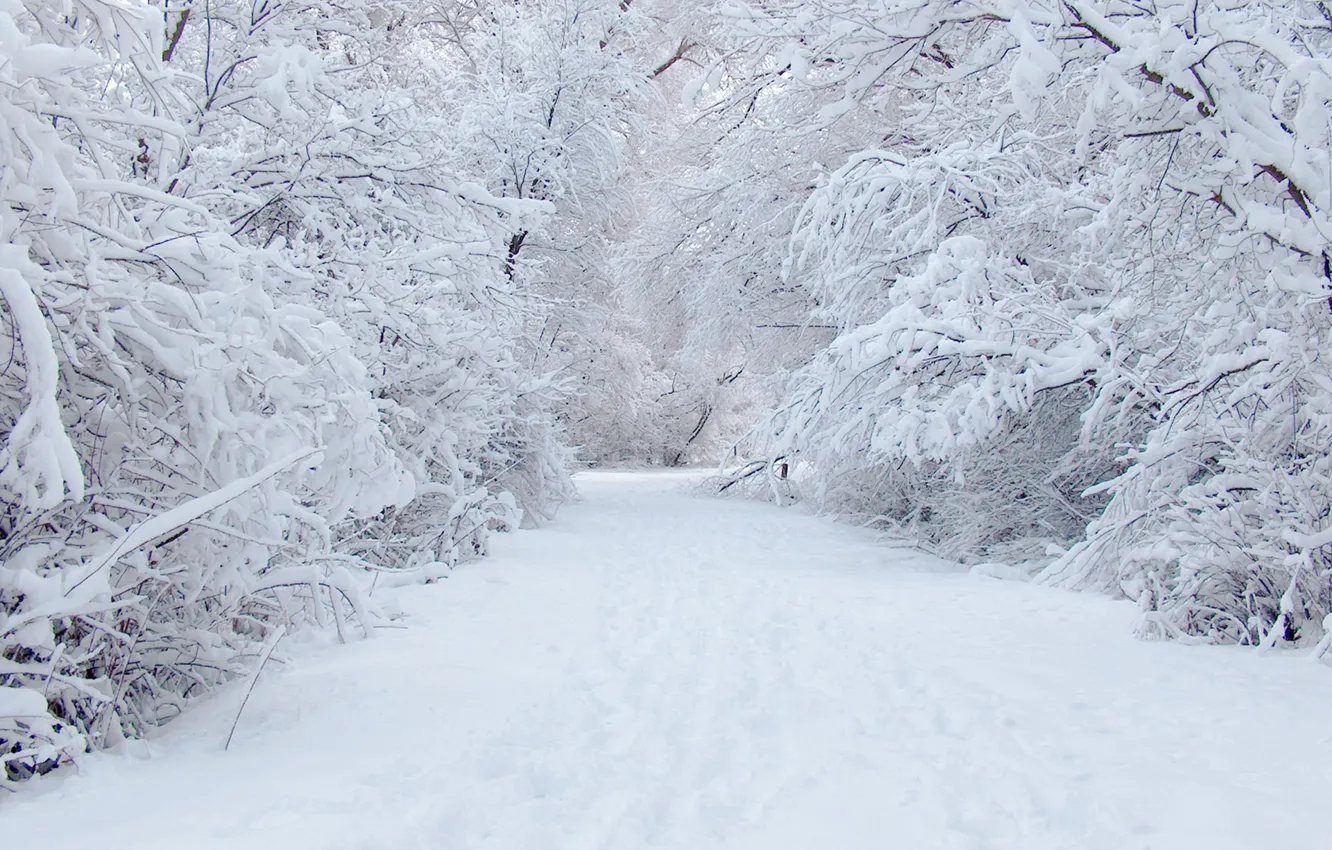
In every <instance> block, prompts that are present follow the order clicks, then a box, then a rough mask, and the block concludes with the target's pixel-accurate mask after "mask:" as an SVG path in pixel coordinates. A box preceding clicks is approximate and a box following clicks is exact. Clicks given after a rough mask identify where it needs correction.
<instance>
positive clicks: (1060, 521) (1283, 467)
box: [729, 0, 1332, 645]
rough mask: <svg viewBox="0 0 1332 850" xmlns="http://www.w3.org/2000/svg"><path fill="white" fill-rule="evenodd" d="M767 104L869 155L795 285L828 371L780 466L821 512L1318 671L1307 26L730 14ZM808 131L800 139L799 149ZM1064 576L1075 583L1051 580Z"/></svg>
mask: <svg viewBox="0 0 1332 850" xmlns="http://www.w3.org/2000/svg"><path fill="white" fill-rule="evenodd" d="M729 14H730V19H731V20H732V21H733V22H734V25H735V27H736V31H737V32H738V33H740V34H741V36H742V37H741V38H740V39H739V40H738V42H737V50H741V51H746V52H748V54H749V55H750V56H752V57H753V65H752V68H753V71H752V73H753V78H754V79H755V80H756V81H759V82H756V83H754V85H760V84H762V85H766V86H768V87H769V88H770V89H783V88H787V89H799V90H801V91H802V92H804V94H802V97H807V96H808V95H809V93H811V92H813V93H817V94H819V95H820V96H821V97H822V100H823V104H824V106H823V108H822V109H821V110H819V111H818V112H811V111H809V110H798V111H797V112H796V117H797V118H798V119H800V120H801V121H804V122H805V123H804V130H805V131H806V132H808V133H811V134H820V133H825V132H826V128H828V127H835V126H837V125H838V123H839V122H841V123H846V122H851V123H856V122H867V121H868V122H877V126H876V130H877V132H878V133H879V141H878V142H876V143H875V144H873V145H872V146H870V147H868V148H866V149H863V150H858V151H854V150H853V151H848V158H847V161H846V164H845V165H844V166H843V167H841V168H840V169H838V170H836V171H835V172H833V173H832V174H830V175H829V176H828V177H826V178H825V179H823V180H821V181H820V184H819V185H818V186H817V187H816V188H815V189H814V190H813V192H812V193H811V194H810V195H809V198H808V200H807V201H806V204H805V211H804V213H802V216H801V218H800V220H799V221H798V222H797V223H796V226H795V228H794V230H793V234H794V235H793V241H792V245H791V268H790V276H791V279H792V280H793V281H796V282H798V283H799V285H801V286H803V287H805V288H807V289H808V290H809V291H810V292H811V293H812V295H813V297H814V299H815V300H816V301H817V303H818V308H817V310H816V312H815V313H814V317H815V319H816V320H820V321H823V322H826V323H828V324H831V325H834V326H836V327H837V328H839V329H840V336H839V338H838V339H837V340H836V341H834V342H833V343H832V345H831V346H829V347H828V348H827V349H826V350H825V351H822V352H821V353H818V354H817V355H816V356H815V357H814V358H813V359H812V360H811V362H810V363H809V365H808V366H807V367H806V368H805V369H803V370H802V371H801V372H800V374H799V375H798V376H797V378H796V381H795V383H794V384H793V387H792V391H791V395H790V398H789V399H788V401H787V403H786V404H784V405H783V406H782V408H781V409H780V411H779V413H778V415H777V417H776V418H775V420H774V429H773V431H772V434H771V435H770V438H769V439H770V451H772V452H773V453H774V454H782V455H785V456H790V457H792V458H798V459H799V460H801V461H803V462H804V464H805V465H801V466H800V468H808V469H810V470H811V471H812V472H811V475H812V476H813V478H814V479H815V480H814V481H813V482H812V483H813V484H814V486H813V487H812V488H811V487H806V488H805V489H806V491H807V492H811V491H812V492H821V493H823V494H824V495H825V498H826V499H828V500H829V502H828V503H829V504H830V505H831V506H835V507H838V508H839V509H843V510H847V509H850V510H854V511H857V512H860V513H866V514H870V515H878V516H885V517H889V518H893V519H896V520H898V521H901V522H904V523H907V524H910V525H911V526H912V527H914V528H915V529H917V530H918V531H920V532H922V533H923V534H924V535H925V537H926V539H928V540H932V541H934V542H935V543H937V544H939V545H941V546H943V547H944V548H945V549H947V550H948V551H950V552H952V553H955V554H964V555H969V556H975V557H982V556H983V557H987V558H988V557H992V554H991V553H993V552H994V551H995V548H996V547H999V549H1000V551H1001V552H1002V553H1003V554H1005V555H1008V556H1012V557H1021V556H1023V555H1024V554H1026V555H1034V556H1039V555H1040V554H1041V553H1042V551H1044V550H1046V549H1047V548H1048V547H1049V545H1050V544H1051V543H1054V544H1056V545H1057V546H1061V547H1066V552H1065V553H1064V554H1063V555H1061V556H1059V557H1057V558H1055V559H1054V561H1053V562H1051V563H1050V564H1049V566H1048V567H1047V568H1046V569H1045V570H1044V572H1043V573H1042V574H1041V576H1040V580H1042V581H1047V582H1054V583H1059V584H1065V585H1072V586H1092V587H1100V588H1105V589H1109V590H1112V591H1113V592H1116V593H1125V594H1128V595H1129V596H1131V597H1133V598H1135V599H1137V600H1138V601H1139V602H1140V604H1141V605H1142V606H1143V609H1144V612H1145V617H1144V621H1143V624H1144V625H1143V628H1144V632H1145V633H1147V634H1161V635H1187V636H1192V637H1197V638H1201V639H1205V640H1215V641H1238V642H1244V643H1255V644H1256V643H1264V644H1269V645H1271V644H1277V643H1282V642H1301V643H1303V642H1314V641H1317V640H1318V639H1319V637H1321V634H1322V627H1321V625H1320V623H1321V622H1322V620H1323V618H1324V616H1325V615H1326V614H1327V612H1328V610H1329V605H1330V604H1332V548H1329V543H1330V542H1332V540H1330V539H1329V537H1328V522H1329V516H1330V515H1332V494H1330V493H1329V481H1330V479H1329V470H1328V467H1327V456H1328V454H1329V452H1332V432H1329V424H1332V419H1329V417H1328V406H1329V404H1332V373H1330V372H1329V367H1328V363H1327V358H1326V357H1325V356H1324V354H1323V352H1325V350H1326V347H1327V342H1328V338H1329V334H1332V301H1329V283H1330V281H1332V273H1330V272H1329V271H1328V268H1329V265H1328V263H1329V260H1328V254H1327V251H1326V248H1327V234H1328V233H1332V230H1330V229H1329V224H1332V222H1329V221H1328V210H1329V206H1330V205H1332V195H1329V192H1332V188H1329V187H1332V182H1329V177H1330V175H1329V171H1328V163H1329V161H1332V158H1330V152H1332V139H1329V135H1332V130H1329V124H1328V122H1327V114H1328V113H1327V110H1328V103H1329V97H1330V96H1332V86H1330V85H1329V71H1332V65H1330V64H1329V59H1330V58H1332V56H1330V54H1329V45H1330V44H1332V26H1330V25H1329V23H1328V18H1327V13H1326V11H1325V10H1323V9H1322V8H1321V7H1320V6H1319V5H1318V4H1312V3H1302V2H1264V3H1251V4H1218V3H1201V4H1195V3H1192V2H1189V3H1185V2H1168V3H1163V4H1155V5H1154V6H1153V7H1151V8H1150V9H1147V8H1145V7H1140V6H1135V5H1132V4H1127V3H1120V2H1116V0H1096V1H1095V2H1090V1H1089V2H1081V0H1071V2H1059V3H1054V2H1043V0H1024V2H1020V3H987V2H954V1H953V0H938V2H929V3H924V4H921V3H892V2H890V3H878V2H873V3H871V2H864V0H816V2H812V3H799V4H797V3H793V2H785V0H775V1H774V2H762V3H751V4H749V5H747V6H743V7H741V6H735V7H733V8H732V9H731V10H730V12H729ZM801 129H802V128H801V127H800V126H793V125H790V124H788V125H786V126H785V127H784V130H785V131H786V132H788V133H795V132H800V131H801ZM1050 551H1056V550H1050Z"/></svg>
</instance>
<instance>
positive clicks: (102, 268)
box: [0, 0, 1332, 786]
mask: <svg viewBox="0 0 1332 850" xmlns="http://www.w3.org/2000/svg"><path fill="white" fill-rule="evenodd" d="M0 9H2V10H3V13H2V14H0V195H2V196H3V202H0V228H3V242H2V243H0V296H2V298H0V302H2V303H3V314H2V317H0V363H3V371H0V432H3V434H4V441H3V448H0V685H3V687H0V760H3V762H4V764H5V770H4V771H3V772H2V773H0V786H3V785H5V784H9V783H13V782H17V781H20V780H22V779H23V778H25V777H27V776H29V775H31V774H32V773H33V772H34V771H43V770H46V769H48V768H49V767H50V766H52V765H54V764H56V763H58V762H59V761H61V760H63V759H66V758H71V757H74V756H76V755H77V754H79V753H81V752H84V751H86V750H88V749H91V748H99V747H105V746H108V745H112V744H114V743H116V742H117V741H119V740H121V739H123V738H124V737H126V736H130V737H132V736H137V735H140V734H142V733H144V732H145V731H146V730H148V729H149V728H151V727H154V726H157V725H159V724H162V723H164V722H166V721H168V720H170V719H171V718H172V717H174V716H175V715H177V714H179V712H180V711H181V710H182V707H183V706H184V705H185V704H186V703H187V702H188V701H189V700H190V699H191V698H192V697H195V696H197V695H199V694H201V693H204V692H206V691H208V690H209V689H211V688H213V687H215V686H217V685H218V684H220V683H222V682H224V681H227V680H228V679H230V678H232V677H234V676H236V675H237V674H240V673H243V672H245V671H247V670H250V669H252V668H253V667H254V665H255V663H256V659H257V658H259V657H262V656H264V655H265V654H266V653H267V652H268V651H271V649H272V646H273V644H274V642H275V641H276V640H277V639H278V638H279V637H280V636H281V635H282V634H283V633H284V632H285V631H286V630H289V629H295V628H302V627H306V626H315V627H320V628H327V629H330V630H336V633H337V634H338V635H339V636H343V635H347V636H348V637H349V638H350V637H351V636H353V635H356V634H359V633H360V632H361V631H368V630H369V629H370V628H371V626H372V625H373V623H374V622H376V620H377V618H378V617H380V616H381V614H380V613H379V612H378V611H377V609H376V606H375V599H374V596H373V591H374V589H375V588H376V587H381V586H386V585H389V584H395V583H404V582H413V581H422V580H429V579H431V578H434V577H438V576H439V575H441V574H442V573H443V572H445V571H447V570H448V569H449V567H450V566H452V565H453V564H455V563H457V562H458V561H459V560H460V559H466V558H472V557H476V556H478V555H481V554H484V552H485V550H486V546H487V538H488V536H489V535H490V534H492V533H494V532H497V531H503V530H506V529H511V528H514V527H516V526H517V525H519V524H520V523H527V524H539V523H541V522H543V521H545V520H547V519H549V518H550V517H552V516H553V514H554V512H555V510H556V508H557V507H558V505H559V504H560V503H561V502H562V501H564V500H566V499H568V498H569V497H570V496H571V495H572V488H571V486H570V483H569V474H570V470H572V469H574V468H576V467H577V466H579V465H581V464H605V465H643V464H652V465H679V464H686V463H703V462H712V463H715V462H719V461H720V462H722V463H724V464H725V465H726V467H727V468H728V470H730V471H729V472H728V477H727V478H726V479H725V480H724V481H723V482H722V484H721V488H722V489H724V490H725V491H726V492H727V493H737V492H743V493H746V494H748V495H751V496H758V497H765V498H773V499H775V500H777V501H779V502H782V503H788V502H791V501H797V500H798V501H801V502H803V503H805V504H808V505H812V506H814V507H815V508H818V509H822V510H825V511H829V512H833V513H836V514H838V515H841V516H844V517H846V518H848V519H850V520H852V521H856V522H864V523H869V524H872V525H874V526H875V527H881V528H884V529H888V530H894V531H897V532H900V533H905V534H907V535H909V536H910V537H911V538H912V539H914V540H916V541H918V542H919V543H920V544H921V545H924V546H925V547H927V548H930V549H932V550H934V551H937V552H939V553H941V554H943V555H946V556H949V557H952V558H955V559H958V560H962V561H964V562H978V561H1002V562H1005V563H1010V564H1018V565H1020V566H1021V567H1022V568H1023V569H1024V570H1025V571H1026V572H1027V573H1030V574H1031V575H1032V576H1033V578H1034V580H1036V581H1040V582H1045V583H1050V584H1054V585H1059V586H1064V587H1070V588H1085V589H1092V590H1096V591H1101V592H1108V593H1111V594H1115V595H1119V596H1127V597H1128V598H1131V599H1133V600H1136V602H1137V603H1138V604H1139V606H1140V607H1141V610H1142V619H1141V624H1140V630H1141V632H1142V634H1143V635H1144V636H1147V637H1165V638H1174V639H1181V640H1187V641H1203V642H1217V643H1239V644H1249V645H1259V646H1268V647H1276V646H1282V645H1294V646H1307V647H1316V651H1319V652H1323V651H1326V650H1327V648H1328V644H1329V640H1330V638H1329V637H1328V636H1327V633H1328V632H1332V621H1330V620H1325V619H1324V618H1325V617H1327V616H1328V614H1329V610H1330V609H1332V526H1330V525H1329V512H1330V511H1332V491H1330V490H1329V477H1330V475H1332V459H1329V453H1330V452H1332V368H1329V361H1328V358H1327V350H1328V344H1329V340H1330V339H1332V257H1330V256H1329V253H1328V246H1329V235H1332V220H1329V211H1330V210H1332V61H1330V57H1332V10H1329V7H1328V6H1326V5H1324V4H1323V3H1322V2H1304V1H1303V0H1299V2H1294V1H1293V2H1277V1H1276V0H1263V2H1241V1H1240V0H1227V1H1226V2H1217V0H1198V2H1194V0H1188V2H1184V0H1158V2H1154V3H1139V2H1128V0H1059V1H1058V2H1056V0H996V2H986V0H972V1H971V2H949V1H948V0H909V1H908V0H813V1H812V2H804V0H753V2H747V3H745V2H707V1H706V0H704V1H703V2H692V3H691V2H675V0H500V1H499V2H492V1H491V0H471V1H470V2H469V0H462V2H447V0H445V2H430V1H429V0H0ZM782 471H789V473H790V476H789V478H787V477H785V476H783V475H782V474H781V472H782Z"/></svg>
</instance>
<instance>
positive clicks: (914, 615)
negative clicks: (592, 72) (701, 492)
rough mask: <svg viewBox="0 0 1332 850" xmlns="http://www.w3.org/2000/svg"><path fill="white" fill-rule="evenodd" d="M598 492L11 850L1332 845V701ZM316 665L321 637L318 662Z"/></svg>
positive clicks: (2, 832)
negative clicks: (1330, 795)
mask: <svg viewBox="0 0 1332 850" xmlns="http://www.w3.org/2000/svg"><path fill="white" fill-rule="evenodd" d="M685 481H686V479H685V478H682V477H681V476H678V475H646V474H628V473H623V474H617V473H596V474H586V475H583V476H581V477H580V479H579V486H580V488H581V490H582V493H583V495H584V501H583V503H582V504H579V505H577V506H575V507H572V508H570V509H568V510H567V511H566V512H565V513H564V514H563V515H562V517H561V519H560V521H559V522H558V523H557V524H555V525H553V526H551V527H549V528H546V529H542V530H540V531H534V532H524V533H520V534H518V535H515V536H512V537H509V538H506V539H503V540H500V541H498V542H497V544H496V553H495V555H494V556H493V557H491V558H489V559H487V560H486V561H484V562H481V563H478V564H473V565H469V566H467V567H464V568H462V569H459V570H457V571H456V572H455V573H454V574H453V575H452V576H451V577H450V578H449V579H448V580H447V581H445V582H442V583H440V584H438V585H434V586H430V587H417V588H407V589H402V590H398V591H393V593H395V594H397V598H396V600H395V601H396V602H397V604H399V605H401V606H402V607H403V608H404V609H406V610H407V611H408V613H409V614H410V617H409V618H408V620H406V621H405V622H407V623H408V624H409V627H408V628H405V629H391V630H384V631H381V632H380V634H379V636H378V637H377V639H375V640H372V641H363V642H357V643H353V644H351V645H348V646H345V647H324V646H316V645H314V644H311V643H300V642H296V643H293V644H292V645H290V646H284V650H283V651H284V652H285V653H286V654H287V655H288V656H289V657H290V658H291V659H292V660H291V661H290V662H289V663H288V664H287V665H286V666H285V667H284V668H279V667H277V666H276V665H270V668H269V671H268V672H267V673H266V674H265V675H264V676H263V677H262V678H261V679H260V682H259V684H258V687H257V688H256V689H255V691H254V693H253V695H252V697H251V698H250V701H249V704H248V706H247V707H246V709H245V711H244V714H243V715H242V716H241V719H240V723H239V726H238V728H237V731H236V736H235V740H234V741H233V743H232V745H231V749H230V750H229V751H227V752H223V750H222V744H223V741H224V740H225V738H226V736H227V733H228V730H229V728H230V726H231V723H232V720H233V718H234V716H235V712H236V708H237V705H238V704H239V702H240V699H241V696H242V693H241V689H240V688H234V689H232V690H230V691H228V692H225V693H222V694H220V695H218V696H217V697H214V698H213V699H211V700H209V701H207V702H205V703H204V704H203V705H201V706H200V707H199V708H197V709H196V710H194V711H192V712H190V713H189V714H188V715H187V716H186V717H184V718H182V719H180V720H178V721H177V722H176V723H174V724H172V725H171V726H170V727H169V728H168V730H167V731H166V732H165V734H163V735H162V736H161V737H160V738H159V739H158V740H156V741H153V742H152V743H151V744H146V745H141V746H139V747H138V748H137V749H136V754H135V755H131V754H129V753H125V754H117V755H102V756H97V757H93V758H90V759H88V760H87V762H86V764H85V765H84V767H83V768H82V772H81V774H80V775H78V776H72V777H68V778H63V779H57V780H51V779H48V780H43V781H42V782H40V783H37V784H36V787H29V788H25V789H24V790H22V791H21V792H20V793H18V794H16V795H13V796H11V797H10V798H9V799H7V800H0V836H3V843H4V846H5V847H15V848H19V847H41V848H43V849H44V850H65V848H80V850H85V848H94V847H95V848H113V849H114V848H122V847H123V848H135V850H147V848H159V847H160V848H171V850H205V848H227V850H234V849H235V848H246V849H247V850H251V849H252V848H281V849H282V850H305V848H311V850H313V848H346V849H347V850H372V848H373V850H399V848H403V850H413V849H414V848H432V850H434V849H435V848H439V850H453V848H457V850H464V848H469V849H470V848H503V850H544V849H545V848H550V850H555V848H569V850H575V848H577V850H584V848H587V850H591V848H609V849H610V850H634V848H640V847H657V848H680V850H706V848H728V850H748V849H749V848H753V850H779V848H810V849H811V850H813V848H901V850H929V848H992V847H993V848H999V847H1004V848H1015V850H1042V848H1069V850H1093V849H1094V848H1106V849H1107V850H1142V848H1154V850H1191V848H1198V850H1204V848H1205V850H1227V848H1244V850H1251V848H1254V847H1267V846H1280V847H1290V848H1314V847H1326V846H1329V845H1328V842H1329V841H1332V833H1329V832H1328V827H1327V805H1328V800H1327V792H1328V789H1329V788H1332V671H1329V670H1328V669H1327V668H1326V667H1322V666H1319V665H1317V664H1314V663H1312V662H1310V660H1309V659H1308V658H1307V657H1306V656H1304V655H1296V654H1282V653H1273V654H1268V655H1260V654H1258V653H1255V652H1253V651H1245V650H1237V649H1221V648H1197V647H1185V646H1181V645H1177V644H1165V643H1144V642H1140V641H1136V640H1134V639H1133V638H1132V637H1131V634H1130V624H1131V622H1132V620H1133V617H1134V611H1133V609H1132V607H1131V606H1129V605H1126V604H1123V603H1115V602H1110V601H1107V600H1105V599H1101V598H1097V597H1094V596H1087V595H1074V594H1068V593H1063V592H1059V591H1053V590H1047V589H1042V588H1037V587H1031V586H1028V585H1023V584H1018V583H1010V582H1003V581H998V580H995V579H988V578H980V577H975V576H970V575H967V574H965V573H962V572H960V571H957V570H956V569H953V568H950V566H949V565H948V564H945V563H942V562H939V561H936V560H934V559H931V558H929V557H927V556H924V555H921V554H919V553H914V552H912V551H909V550H902V549H894V548H891V547H885V546H884V545H883V544H882V543H880V542H875V541H874V540H873V538H872V537H871V536H869V535H868V534H865V533H862V532H858V531H856V530H853V529H848V528H845V527H839V526H836V525H833V524H831V523H828V522H825V521H822V520H818V519H814V518H810V517H806V516H802V515H800V514H798V513H796V512H793V511H781V510H779V509H777V508H774V507H771V506H768V505H762V504H755V503H746V502H739V501H718V500H713V499H706V498H702V497H697V496H694V495H690V494H689V493H687V492H683V491H682V484H683V483H685ZM293 640H296V639H293Z"/></svg>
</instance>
